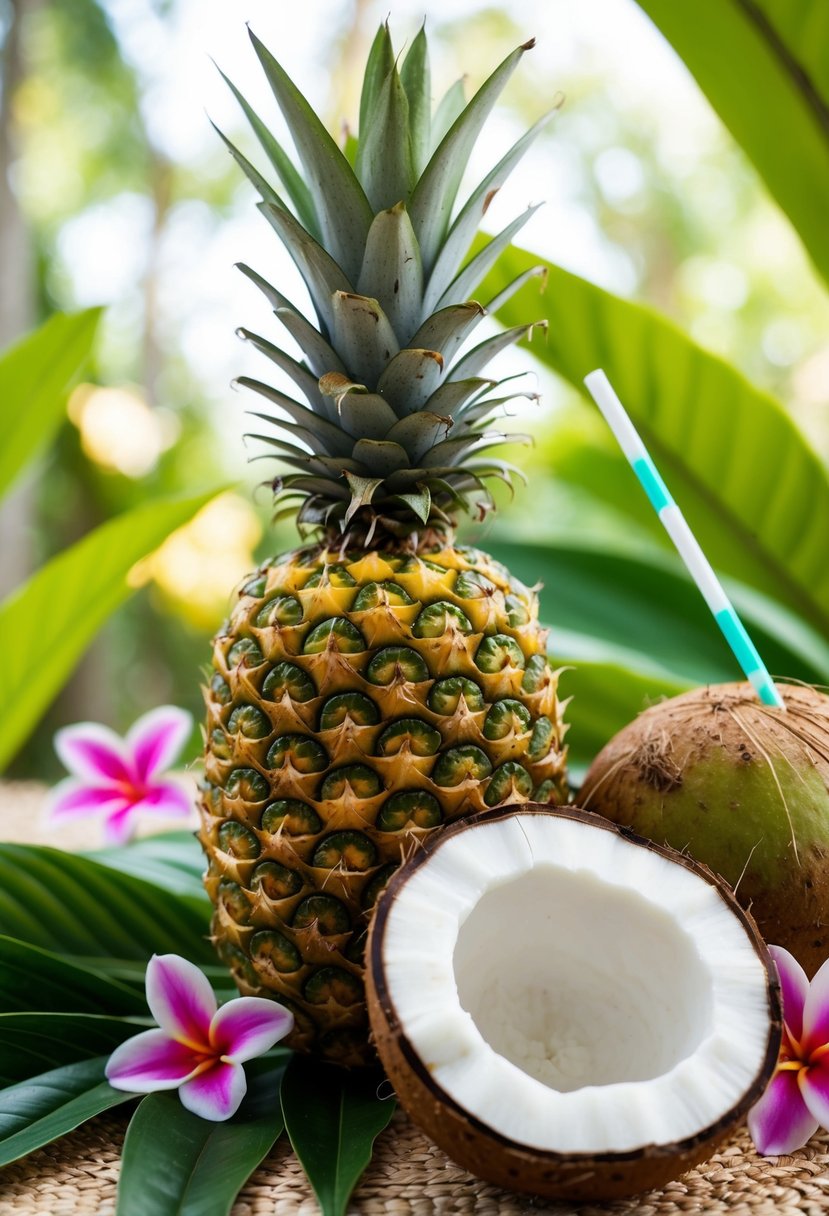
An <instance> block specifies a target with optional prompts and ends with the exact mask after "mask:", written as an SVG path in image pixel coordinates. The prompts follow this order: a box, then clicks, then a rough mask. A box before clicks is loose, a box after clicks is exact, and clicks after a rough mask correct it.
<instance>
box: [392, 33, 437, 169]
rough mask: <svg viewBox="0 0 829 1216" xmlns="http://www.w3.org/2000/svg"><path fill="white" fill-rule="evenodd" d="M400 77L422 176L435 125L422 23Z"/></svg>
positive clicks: (416, 164)
mask: <svg viewBox="0 0 829 1216" xmlns="http://www.w3.org/2000/svg"><path fill="white" fill-rule="evenodd" d="M400 80H401V82H402V84H403V88H404V89H405V91H406V97H407V99H408V102H409V135H410V138H411V141H412V157H413V159H414V168H415V174H416V175H417V176H418V177H419V176H420V174H421V173H422V172H423V170H424V169H425V168H426V162H427V160H428V159H429V141H430V138H431V127H432V77H431V71H430V68H429V47H428V43H427V39H426V29H425V26H423V25H422V26H421V27H420V29H419V30H418V32H417V34H416V35H415V37H414V41H413V42H412V45H411V46H410V47H409V49H408V51H407V52H406V55H405V58H404V59H403V63H402V64H401V66H400Z"/></svg>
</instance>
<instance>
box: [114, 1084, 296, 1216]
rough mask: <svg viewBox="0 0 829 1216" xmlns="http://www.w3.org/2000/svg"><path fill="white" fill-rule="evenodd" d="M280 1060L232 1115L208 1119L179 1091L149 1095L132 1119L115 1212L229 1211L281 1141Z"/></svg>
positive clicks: (130, 1215) (125, 1215)
mask: <svg viewBox="0 0 829 1216" xmlns="http://www.w3.org/2000/svg"><path fill="white" fill-rule="evenodd" d="M283 1071H284V1065H280V1066H278V1067H276V1068H269V1069H267V1070H266V1071H263V1072H261V1073H259V1074H258V1075H256V1076H254V1077H253V1078H252V1079H250V1080H249V1082H248V1092H247V1095H246V1097H245V1099H244V1101H243V1102H242V1105H241V1106H240V1108H239V1110H238V1111H237V1113H236V1114H235V1115H234V1116H233V1117H232V1118H231V1119H229V1120H228V1121H227V1122H224V1123H211V1122H209V1121H208V1120H206V1119H200V1118H199V1117H198V1115H194V1114H192V1113H191V1112H190V1111H188V1110H185V1108H184V1107H183V1106H182V1104H181V1102H180V1101H179V1097H178V1094H173V1093H158V1094H148V1095H147V1096H146V1097H145V1098H143V1099H142V1101H141V1103H140V1105H139V1106H138V1109H137V1110H136V1112H135V1114H134V1115H133V1117H132V1119H131V1120H130V1125H129V1127H128V1128H127V1136H126V1139H125V1141H124V1154H123V1162H122V1166H121V1175H120V1178H119V1180H118V1197H117V1206H116V1216H229V1213H230V1210H231V1208H232V1206H233V1203H234V1201H235V1199H236V1196H237V1195H238V1193H239V1191H240V1190H241V1188H242V1187H243V1186H244V1184H245V1182H246V1181H247V1179H248V1178H249V1177H250V1175H251V1174H252V1173H253V1171H254V1170H255V1169H256V1167H257V1165H259V1163H260V1162H261V1161H262V1160H263V1158H264V1157H265V1156H266V1155H267V1153H268V1152H269V1151H270V1150H271V1148H272V1147H273V1145H274V1143H275V1141H277V1140H278V1139H279V1137H280V1136H281V1134H282V1131H283V1128H284V1120H283V1118H282V1112H281V1110H280V1105H279V1088H280V1084H281V1082H282V1074H283Z"/></svg>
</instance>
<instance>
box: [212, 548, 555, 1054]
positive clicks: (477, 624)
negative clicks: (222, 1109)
mask: <svg viewBox="0 0 829 1216" xmlns="http://www.w3.org/2000/svg"><path fill="white" fill-rule="evenodd" d="M545 641H546V631H545V630H544V629H542V628H541V627H540V626H539V623H538V610H537V600H536V596H535V594H534V593H533V592H532V591H530V590H528V589H527V588H526V587H524V586H523V585H522V584H520V583H518V582H517V581H516V580H514V579H512V578H511V577H510V575H509V574H508V572H507V571H506V570H505V569H504V567H503V566H501V565H500V564H498V563H497V562H495V561H494V560H493V559H491V558H489V557H488V556H487V555H486V554H483V553H480V552H478V551H476V550H470V549H465V548H450V549H441V550H438V551H435V552H430V553H428V554H423V555H421V556H411V555H410V556H404V555H402V554H398V555H395V554H390V553H388V552H377V551H368V552H362V553H360V552H357V553H352V552H348V553H346V554H345V555H341V554H340V553H338V552H334V551H323V550H321V549H320V548H319V546H316V547H311V548H308V549H305V550H299V551H298V552H296V553H293V554H289V555H287V556H286V557H285V558H281V559H278V560H277V561H275V562H273V563H272V564H269V565H267V566H265V567H263V568H262V569H261V570H260V571H259V572H258V573H257V574H255V575H254V576H252V577H251V578H250V579H249V580H248V581H247V582H246V583H245V584H244V585H243V587H242V589H241V590H240V592H239V597H238V602H237V604H236V605H235V607H234V609H233V613H232V615H231V618H230V620H229V622H228V624H227V627H226V629H225V630H223V631H222V633H220V634H219V636H218V637H217V638H216V641H215V649H214V669H215V674H214V676H213V679H212V682H211V685H210V688H209V690H208V697H207V702H208V748H207V759H206V778H207V782H206V786H205V791H204V798H203V818H202V843H203V845H204V847H205V850H206V851H207V853H208V856H209V858H210V865H209V872H208V877H207V886H208V891H209V893H210V895H211V898H212V899H213V901H214V903H215V904H216V913H215V918H214V924H213V933H214V937H215V939H216V941H217V943H218V945H219V949H220V953H221V954H222V957H223V958H225V960H226V961H227V962H228V964H229V965H230V967H231V969H232V971H233V974H234V978H235V980H236V982H237V984H238V986H239V988H240V990H241V991H242V992H244V993H246V994H259V995H268V994H270V995H274V996H277V997H278V998H279V999H280V1000H284V1001H285V1002H286V1003H287V1004H288V1005H289V1006H290V1008H291V1009H292V1010H293V1011H294V1014H295V1017H296V1026H295V1030H294V1033H293V1036H292V1038H291V1040H289V1042H290V1044H291V1045H292V1046H295V1047H297V1048H299V1049H301V1050H310V1051H315V1052H319V1053H320V1054H322V1055H323V1056H326V1057H328V1058H330V1059H334V1060H338V1061H340V1062H342V1063H346V1064H361V1063H365V1062H368V1061H369V1060H370V1058H371V1055H370V1051H369V1048H368V1034H367V1021H366V1010H365V1001H364V994H363V984H362V948H363V943H364V940H365V934H366V928H367V924H368V918H369V916H370V913H371V910H372V907H373V905H374V902H375V900H376V898H377V896H378V895H379V894H380V892H381V891H382V889H383V887H384V885H385V883H386V881H387V880H388V878H389V876H390V874H391V873H392V871H393V870H394V868H395V867H396V866H397V865H398V864H399V862H400V860H401V858H403V857H405V856H407V855H408V854H409V853H410V852H412V851H413V850H414V849H416V848H417V847H418V842H419V841H420V840H422V839H423V838H424V837H425V836H426V835H428V834H429V833H430V832H432V831H434V830H435V829H436V828H438V827H439V826H440V824H442V823H444V822H448V821H451V820H453V819H457V818H458V817H460V816H463V815H466V814H471V813H473V812H475V811H480V810H483V809H485V808H487V807H492V806H499V805H501V804H503V803H512V802H519V803H520V802H526V801H527V800H529V799H530V798H533V799H535V800H537V801H544V802H559V801H561V800H562V799H563V796H564V771H563V765H564V756H563V750H562V746H561V735H562V727H561V722H560V715H559V705H558V701H557V698H556V677H555V674H554V673H553V672H552V671H551V670H550V667H549V664H548V661H547V657H546V647H545Z"/></svg>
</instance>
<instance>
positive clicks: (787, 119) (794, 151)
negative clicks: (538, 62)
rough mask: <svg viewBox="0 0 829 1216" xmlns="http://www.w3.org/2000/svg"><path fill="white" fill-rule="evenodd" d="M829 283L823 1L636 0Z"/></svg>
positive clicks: (828, 110) (828, 61)
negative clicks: (692, 0) (690, 1)
mask: <svg viewBox="0 0 829 1216" xmlns="http://www.w3.org/2000/svg"><path fill="white" fill-rule="evenodd" d="M639 4H640V7H641V8H643V9H644V10H645V12H646V13H647V14H648V15H649V16H650V17H651V19H652V20H653V21H654V22H655V23H656V24H657V25H658V26H659V28H660V29H661V31H662V33H663V34H664V35H665V37H666V38H667V39H668V40H669V41H670V42H671V43H672V45H673V46H674V48H675V49H676V51H677V52H678V53H679V54H680V55H681V56H682V58H683V59H684V60H685V63H686V65H687V66H688V68H689V69H690V70H691V72H692V73H693V75H694V76H695V77H696V80H697V83H698V84H699V86H700V88H701V89H702V90H703V91H704V92H705V94H706V96H707V97H708V100H709V101H710V102H711V104H712V106H713V107H714V109H715V110H716V111H717V113H718V114H719V116H720V118H721V119H722V120H723V122H724V123H725V125H726V126H727V127H728V128H729V130H730V131H731V133H732V135H733V136H734V138H735V139H736V140H737V142H738V143H739V144H740V145H741V146H742V148H743V150H744V151H745V152H746V153H747V155H748V156H749V157H750V158H751V160H752V161H753V162H754V164H755V166H756V168H757V170H758V171H759V173H760V174H761V176H762V177H763V179H764V181H765V183H766V185H767V186H768V188H769V191H770V192H771V194H772V195H773V196H774V198H775V199H776V200H777V202H778V203H779V204H780V206H781V207H782V208H783V210H784V211H785V212H786V214H787V215H788V217H789V219H790V220H791V222H792V224H793V225H794V227H795V228H796V229H797V232H798V233H799V235H800V238H801V240H802V241H803V244H804V245H805V246H806V249H807V250H808V252H809V253H810V255H811V257H812V261H813V262H814V264H815V266H816V267H817V269H818V270H819V271H820V273H821V274H822V275H823V277H824V278H825V279H826V280H827V282H829V223H827V219H826V217H827V215H829V11H827V5H826V0H697V2H696V3H694V4H681V3H680V4H677V3H676V0H639Z"/></svg>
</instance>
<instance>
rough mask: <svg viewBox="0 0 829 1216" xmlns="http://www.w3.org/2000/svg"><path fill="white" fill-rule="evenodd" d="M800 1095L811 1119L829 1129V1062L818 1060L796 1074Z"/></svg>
mask: <svg viewBox="0 0 829 1216" xmlns="http://www.w3.org/2000/svg"><path fill="white" fill-rule="evenodd" d="M798 1081H799V1082H800V1094H801V1097H802V1098H803V1101H804V1102H805V1104H806V1106H807V1107H808V1110H809V1114H810V1115H811V1116H812V1118H814V1119H817V1121H818V1123H819V1124H820V1125H821V1127H825V1128H829V1060H826V1059H825V1057H824V1059H821V1060H819V1061H818V1062H817V1063H815V1064H812V1065H811V1066H810V1067H809V1068H804V1069H802V1070H801V1072H800V1073H799V1074H798Z"/></svg>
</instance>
